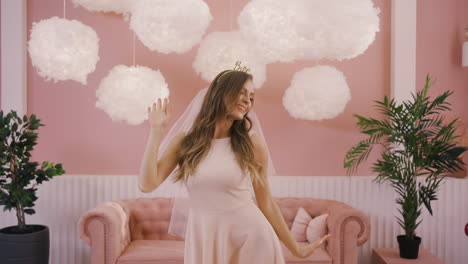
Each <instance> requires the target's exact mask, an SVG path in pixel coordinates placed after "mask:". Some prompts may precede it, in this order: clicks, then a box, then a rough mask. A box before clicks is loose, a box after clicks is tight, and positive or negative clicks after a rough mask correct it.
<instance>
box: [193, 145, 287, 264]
mask: <svg viewBox="0 0 468 264" xmlns="http://www.w3.org/2000/svg"><path fill="white" fill-rule="evenodd" d="M250 186H251V183H250V177H249V176H248V175H247V174H245V173H244V174H243V173H242V170H241V168H240V166H239V165H238V163H237V161H236V159H235V156H234V152H233V151H232V149H231V144H230V138H221V139H213V140H212V144H211V148H210V150H209V152H208V154H207V156H206V157H205V158H204V159H203V160H202V161H201V162H200V163H199V165H198V166H197V169H196V173H195V174H194V175H191V176H190V177H189V180H188V182H187V190H188V194H189V198H190V203H191V208H190V211H189V216H188V222H187V229H186V234H185V251H184V263H185V264H250V263H262V264H263V263H265V264H284V263H285V260H284V256H283V251H282V247H281V243H280V241H279V239H278V236H277V235H276V233H275V231H274V229H273V227H272V226H271V224H270V223H269V222H268V220H267V219H266V217H265V216H264V215H263V213H262V212H261V211H260V209H259V208H258V207H257V205H256V204H255V203H254V201H253V200H252V195H251V187H250Z"/></svg>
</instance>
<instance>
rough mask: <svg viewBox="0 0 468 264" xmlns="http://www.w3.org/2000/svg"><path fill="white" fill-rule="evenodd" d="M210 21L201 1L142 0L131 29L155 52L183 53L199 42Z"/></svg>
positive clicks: (135, 8)
mask: <svg viewBox="0 0 468 264" xmlns="http://www.w3.org/2000/svg"><path fill="white" fill-rule="evenodd" d="M211 20H212V16H211V13H210V10H209V8H208V5H206V3H205V2H204V1H202V0H177V1H175V0H139V1H137V3H136V4H135V5H134V6H133V9H132V16H131V19H130V28H131V29H132V30H133V31H134V32H135V34H136V36H137V37H138V39H139V40H140V41H141V42H142V43H143V44H144V45H145V46H146V47H147V48H149V49H150V50H152V51H159V52H161V53H165V54H168V53H171V52H175V53H184V52H186V51H188V50H190V49H191V48H192V47H193V46H194V45H195V44H197V43H198V42H200V40H201V39H202V36H203V34H204V33H205V31H206V29H207V28H208V25H209V24H210V22H211Z"/></svg>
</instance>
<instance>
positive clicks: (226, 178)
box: [187, 137, 253, 211]
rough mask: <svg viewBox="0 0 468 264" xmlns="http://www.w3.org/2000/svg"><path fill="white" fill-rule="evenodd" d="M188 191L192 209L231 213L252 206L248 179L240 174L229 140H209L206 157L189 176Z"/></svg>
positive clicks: (243, 174)
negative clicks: (230, 211)
mask: <svg viewBox="0 0 468 264" xmlns="http://www.w3.org/2000/svg"><path fill="white" fill-rule="evenodd" d="M187 191H188V193H189V196H190V203H191V205H192V208H194V209H197V208H200V209H203V210H215V211H219V210H230V209H235V208H238V207H240V206H243V205H245V204H246V203H252V202H253V197H252V184H251V180H250V176H249V174H248V173H247V172H243V171H242V170H241V168H240V166H239V164H238V162H237V160H236V158H235V154H234V152H233V150H232V147H231V138H229V137H228V138H221V139H212V142H211V147H210V149H209V151H208V153H207V155H206V156H205V158H204V159H202V161H200V163H199V164H198V166H197V168H196V170H195V173H194V174H193V175H190V176H189V179H188V181H187Z"/></svg>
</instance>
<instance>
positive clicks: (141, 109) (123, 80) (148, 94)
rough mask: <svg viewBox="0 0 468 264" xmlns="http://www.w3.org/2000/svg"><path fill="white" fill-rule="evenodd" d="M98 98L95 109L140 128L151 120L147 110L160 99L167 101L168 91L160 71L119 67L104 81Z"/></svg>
mask: <svg viewBox="0 0 468 264" xmlns="http://www.w3.org/2000/svg"><path fill="white" fill-rule="evenodd" d="M96 97H97V101H96V107H97V108H100V109H102V110H104V112H106V113H107V114H108V115H109V116H110V118H111V119H112V120H113V121H125V122H127V123H128V124H130V125H139V124H141V123H142V122H143V121H144V120H146V119H148V113H147V107H149V106H151V105H152V104H153V103H154V102H156V100H157V99H158V98H161V99H162V98H168V97H169V89H168V87H167V83H166V81H165V79H164V76H163V75H162V74H161V72H160V71H154V70H152V69H150V68H148V67H144V66H131V67H128V66H125V65H117V66H115V67H114V68H112V70H111V71H110V72H109V74H108V75H107V76H106V77H105V78H104V79H102V80H101V83H100V85H99V88H98V89H97V90H96Z"/></svg>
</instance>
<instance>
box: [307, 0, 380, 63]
mask: <svg viewBox="0 0 468 264" xmlns="http://www.w3.org/2000/svg"><path fill="white" fill-rule="evenodd" d="M301 1H304V4H305V5H306V8H305V10H307V13H308V16H309V19H308V20H309V21H307V24H303V25H300V26H298V30H299V34H300V35H301V36H302V37H303V38H304V39H306V41H305V42H302V44H303V45H304V46H302V47H301V50H303V51H304V57H303V59H308V60H318V59H336V60H343V59H351V58H354V57H356V56H358V55H361V54H363V53H364V52H365V51H366V50H367V48H368V47H369V46H370V45H371V44H372V43H373V42H374V40H375V35H376V33H377V32H378V31H379V16H378V15H379V13H380V9H379V8H376V7H374V6H373V3H372V1H371V0H338V1H336V0H335V1H307V0H301Z"/></svg>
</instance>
